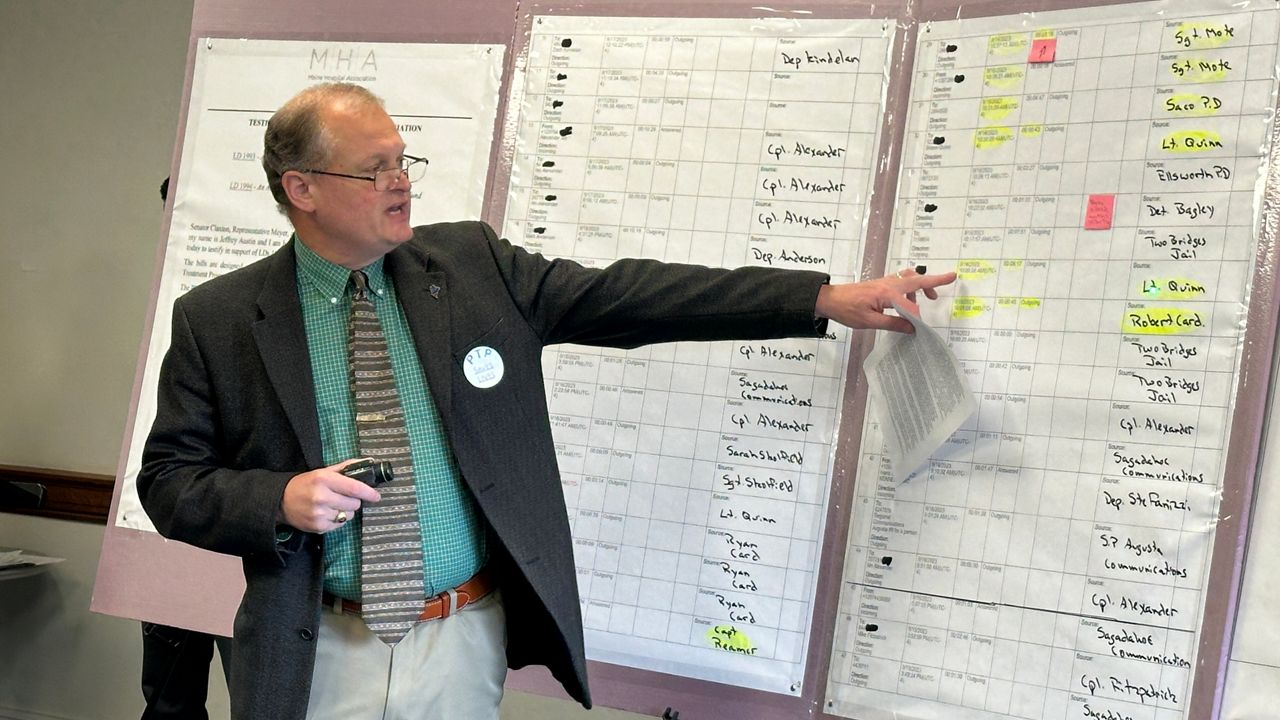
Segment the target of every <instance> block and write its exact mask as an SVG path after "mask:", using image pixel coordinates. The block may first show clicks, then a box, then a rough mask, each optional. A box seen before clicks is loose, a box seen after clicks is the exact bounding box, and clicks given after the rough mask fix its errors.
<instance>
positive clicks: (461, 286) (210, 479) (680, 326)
mask: <svg viewBox="0 0 1280 720" xmlns="http://www.w3.org/2000/svg"><path fill="white" fill-rule="evenodd" d="M295 242H296V241H295ZM295 267H296V265H295V260H294V253H293V248H292V246H291V245H286V246H285V247H284V248H283V249H281V250H280V251H279V252H277V253H275V254H274V255H272V256H270V257H268V258H265V259H263V260H261V261H259V262H256V263H254V264H253V265H250V266H248V267H245V268H242V269H240V270H237V271H235V272H232V273H228V274H227V275H224V276H222V277H219V278H215V279H213V280H210V281H208V282H206V283H204V284H203V285H200V286H199V287H197V288H195V289H193V290H191V291H190V292H189V293H187V294H186V295H184V296H183V297H181V298H179V299H178V301H177V302H176V303H174V308H173V337H172V344H171V346H170V348H169V351H168V353H167V354H166V355H165V358H164V363H163V366H162V368H161V372H160V382H159V393H158V403H157V405H158V412H157V416H156V420H155V424H154V426H153V427H152V431H151V435H150V437H149V438H148V440H147V444H146V447H145V449H144V451H143V456H142V469H141V473H140V474H139V477H138V491H139V494H140V495H141V497H142V502H143V505H144V507H145V508H146V510H147V513H148V514H149V515H150V516H151V518H152V520H153V521H154V522H155V524H156V527H157V528H158V529H159V531H160V532H161V533H162V534H163V535H164V536H165V537H169V538H173V539H176V540H182V541H184V542H188V543H191V544H193V545H197V546H199V547H202V548H207V549H209V550H213V551H216V552H221V553H228V554H231V555H237V556H239V557H241V558H242V559H243V564H244V573H245V579H246V581H247V588H246V590H245V595H244V599H243V601H242V602H241V604H240V609H239V612H238V613H237V615H236V621H235V652H234V657H233V664H232V678H231V700H232V715H233V716H234V717H237V718H273V719H281V720H283V719H288V718H298V719H299V720H301V718H303V717H304V716H305V713H306V706H307V697H308V694H309V691H310V683H311V671H312V666H313V664H314V662H315V636H316V632H317V627H318V625H319V622H320V611H321V602H320V596H321V591H322V584H323V578H322V567H321V559H322V555H323V543H324V539H323V537H322V536H320V535H313V534H304V533H295V535H294V538H293V539H292V541H291V542H289V543H288V544H287V545H286V546H285V547H281V546H278V545H277V543H276V511H277V509H278V508H279V507H280V500H281V497H282V496H283V494H284V487H285V485H286V484H287V483H288V481H289V479H290V478H292V477H293V476H294V475H296V474H298V473H299V472H303V471H306V470H309V469H312V468H317V467H321V466H322V465H323V464H324V462H323V458H322V453H321V447H320V430H319V425H318V420H317V414H316V407H315V393H314V389H313V387H312V377H311V366H310V361H309V357H308V351H307V340H306V333H305V330H304V327H303V321H302V309H301V305H300V304H299V301H298V293H297V282H296V276H295ZM386 268H387V271H388V272H389V273H390V274H391V277H392V279H393V282H394V283H395V287H396V292H397V294H398V295H399V297H400V301H401V303H402V305H403V308H404V313H405V315H406V317H407V318H408V322H409V328H410V331H411V332H412V335H413V338H414V344H415V346H416V348H417V352H418V357H419V358H420V360H421V362H422V367H423V371H424V373H425V374H426V377H427V382H428V384H429V386H430V390H431V396H432V399H433V401H434V402H435V404H436V407H437V409H438V410H439V411H440V417H441V418H442V419H443V421H444V426H445V430H446V432H447V434H448V439H449V444H450V447H451V448H452V450H453V453H454V455H455V456H456V457H457V460H458V467H459V468H460V469H461V471H462V476H463V478H465V481H466V484H467V487H468V488H469V489H470V490H471V492H472V493H473V494H474V496H475V498H476V500H477V502H478V504H479V507H480V509H481V511H482V512H483V513H484V517H485V520H486V521H487V522H488V524H489V527H490V534H491V538H493V541H491V542H490V548H491V555H492V557H491V561H490V564H491V566H492V567H495V569H496V570H497V572H498V573H499V575H500V577H501V582H502V587H503V599H504V603H505V606H506V612H507V625H508V630H507V632H508V643H507V645H508V646H507V659H508V663H509V665H510V666H511V667H512V668H518V667H523V666H525V665H530V664H539V665H546V666H548V667H549V668H550V670H551V672H552V673H553V674H554V675H555V677H556V678H557V679H559V681H560V682H561V683H562V684H563V685H564V688H565V690H566V691H567V692H568V693H569V694H570V695H572V696H573V697H574V698H576V699H577V700H578V701H580V702H581V703H582V704H583V705H585V706H587V707H590V705H591V700H590V694H589V691H588V689H587V675H586V657H585V654H584V652H583V643H582V623H581V617H580V615H579V604H578V592H577V581H576V576H575V570H574V563H573V553H572V547H571V538H570V534H569V525H568V519H567V516H566V511H565V504H564V497H563V495H562V493H561V489H560V476H559V471H558V470H557V468H556V458H555V450H554V448H553V445H552V439H551V428H550V423H549V421H548V419H547V406H546V397H545V393H544V389H543V377H542V363H541V355H542V348H543V346H545V345H548V344H551V343H560V342H574V343H584V344H592V345H608V346H614V347H634V346H637V345H642V344H645V343H652V342H666V341H674V340H717V339H733V338H741V339H764V338H774V337H783V336H799V335H807V336H813V335H817V334H821V332H823V331H824V330H825V322H815V321H814V316H813V308H814V302H815V300H816V298H817V293H818V288H819V287H820V285H821V284H822V283H824V282H825V281H826V279H827V278H826V277H825V276H823V275H820V274H817V273H807V272H788V271H779V270H769V269H760V268H744V269H739V270H735V271H726V270H715V269H708V268H703V267H697V266H688V265H669V264H663V263H658V262H654V261H648V260H623V261H619V262H617V263H614V264H613V265H611V266H609V267H608V268H605V269H602V270H594V269H586V268H583V267H581V266H580V265H578V264H576V263H573V262H568V261H563V260H556V261H548V260H547V259H545V258H543V257H542V256H541V255H537V254H531V253H529V252H526V251H524V250H522V249H520V248H518V247H514V246H512V245H511V244H509V243H507V242H506V241H505V240H501V239H499V238H497V237H496V236H495V235H494V233H493V231H492V230H491V229H489V227H488V226H486V225H483V224H481V223H475V222H472V223H456V224H445V225H433V226H427V227H421V228H417V229H416V230H415V234H414V238H413V240H411V241H410V242H408V243H406V244H405V245H404V246H402V247H400V248H397V249H396V250H394V251H393V252H391V253H390V254H389V255H388V256H387V260H386ZM433 290H434V292H433ZM481 345H484V346H488V347H491V348H494V349H495V350H497V351H498V352H499V353H500V354H501V356H502V358H503V361H504V364H505V373H506V374H505V376H504V377H503V379H502V381H501V382H500V383H498V384H497V385H496V386H495V387H492V388H488V389H479V388H476V387H473V386H472V385H471V383H469V382H468V381H467V380H466V378H465V376H464V374H463V372H462V366H461V363H462V360H463V358H464V357H465V356H466V354H467V352H468V351H469V350H471V349H472V348H474V347H477V346H481Z"/></svg>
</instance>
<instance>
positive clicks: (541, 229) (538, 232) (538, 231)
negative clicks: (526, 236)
mask: <svg viewBox="0 0 1280 720" xmlns="http://www.w3.org/2000/svg"><path fill="white" fill-rule="evenodd" d="M546 231H547V229H546V228H544V227H536V228H534V229H533V234H534V235H541V234H542V233H544V232H546Z"/></svg>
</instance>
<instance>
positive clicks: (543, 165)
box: [542, 160, 556, 167]
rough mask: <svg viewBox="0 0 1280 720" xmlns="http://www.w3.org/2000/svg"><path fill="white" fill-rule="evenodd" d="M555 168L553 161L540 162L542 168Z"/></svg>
mask: <svg viewBox="0 0 1280 720" xmlns="http://www.w3.org/2000/svg"><path fill="white" fill-rule="evenodd" d="M555 166H556V163H555V161H554V160H543V161H542V167H555Z"/></svg>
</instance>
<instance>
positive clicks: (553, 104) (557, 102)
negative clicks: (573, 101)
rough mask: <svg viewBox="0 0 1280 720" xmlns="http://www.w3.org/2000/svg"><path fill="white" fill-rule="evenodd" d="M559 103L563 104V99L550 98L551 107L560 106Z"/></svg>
mask: <svg viewBox="0 0 1280 720" xmlns="http://www.w3.org/2000/svg"><path fill="white" fill-rule="evenodd" d="M561 105H564V101H563V100H552V101H551V107H553V108H558V107H560V106H561Z"/></svg>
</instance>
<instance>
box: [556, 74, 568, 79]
mask: <svg viewBox="0 0 1280 720" xmlns="http://www.w3.org/2000/svg"><path fill="white" fill-rule="evenodd" d="M556 79H557V80H568V79H569V76H568V75H565V74H564V73H556Z"/></svg>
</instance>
